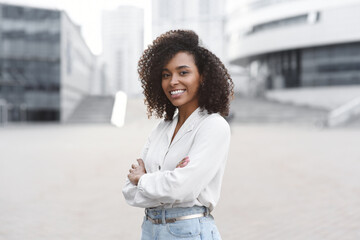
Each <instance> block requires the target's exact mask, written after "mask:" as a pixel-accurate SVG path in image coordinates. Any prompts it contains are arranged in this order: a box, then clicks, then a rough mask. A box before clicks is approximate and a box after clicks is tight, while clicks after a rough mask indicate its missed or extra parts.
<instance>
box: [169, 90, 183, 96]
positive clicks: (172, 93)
mask: <svg viewBox="0 0 360 240" xmlns="http://www.w3.org/2000/svg"><path fill="white" fill-rule="evenodd" d="M183 92H185V90H176V91H171V92H170V94H171V95H174V94H179V93H183Z"/></svg>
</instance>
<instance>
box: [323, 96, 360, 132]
mask: <svg viewBox="0 0 360 240" xmlns="http://www.w3.org/2000/svg"><path fill="white" fill-rule="evenodd" d="M357 116H360V97H357V98H355V99H353V100H351V101H349V102H347V103H345V104H343V105H341V106H340V107H338V108H335V109H334V110H332V111H331V112H330V113H329V114H328V116H327V117H326V119H325V120H324V126H325V127H336V126H340V125H342V124H345V123H346V122H348V121H350V120H352V119H354V118H355V117H357Z"/></svg>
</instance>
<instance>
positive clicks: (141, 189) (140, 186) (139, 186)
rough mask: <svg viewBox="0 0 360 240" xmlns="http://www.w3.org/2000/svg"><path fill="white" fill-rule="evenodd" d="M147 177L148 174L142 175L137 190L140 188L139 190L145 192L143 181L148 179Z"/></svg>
mask: <svg viewBox="0 0 360 240" xmlns="http://www.w3.org/2000/svg"><path fill="white" fill-rule="evenodd" d="M146 175H147V173H146V174H144V175H142V176H141V177H140V179H139V181H138V184H137V188H138V190H140V191H142V192H143V191H144V188H143V183H142V182H143V180H144V178H146Z"/></svg>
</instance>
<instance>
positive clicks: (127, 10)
mask: <svg viewBox="0 0 360 240" xmlns="http://www.w3.org/2000/svg"><path fill="white" fill-rule="evenodd" d="M102 26H103V59H104V63H105V69H106V81H107V83H106V91H105V92H106V93H108V94H115V93H116V92H117V91H119V90H122V91H124V92H126V93H127V94H128V95H130V96H131V95H139V94H140V93H141V86H140V81H139V77H138V73H137V63H138V61H139V58H140V56H141V53H142V51H143V45H144V10H143V9H141V8H138V7H134V6H120V7H119V8H118V9H116V10H113V11H104V12H103V24H102Z"/></svg>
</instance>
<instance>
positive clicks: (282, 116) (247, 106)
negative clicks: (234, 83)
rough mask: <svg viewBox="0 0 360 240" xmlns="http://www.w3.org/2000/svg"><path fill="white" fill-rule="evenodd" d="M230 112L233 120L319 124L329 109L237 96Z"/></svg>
mask: <svg viewBox="0 0 360 240" xmlns="http://www.w3.org/2000/svg"><path fill="white" fill-rule="evenodd" d="M230 112H231V113H233V115H234V117H233V119H232V121H234V122H240V123H284V124H301V125H317V124H319V123H320V121H321V120H323V119H324V117H325V116H326V115H327V114H328V110H327V109H322V108H315V107H314V108H311V107H302V106H296V105H293V104H286V103H280V102H276V101H269V100H266V99H261V98H243V97H240V96H235V100H234V101H233V102H232V104H231V107H230Z"/></svg>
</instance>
